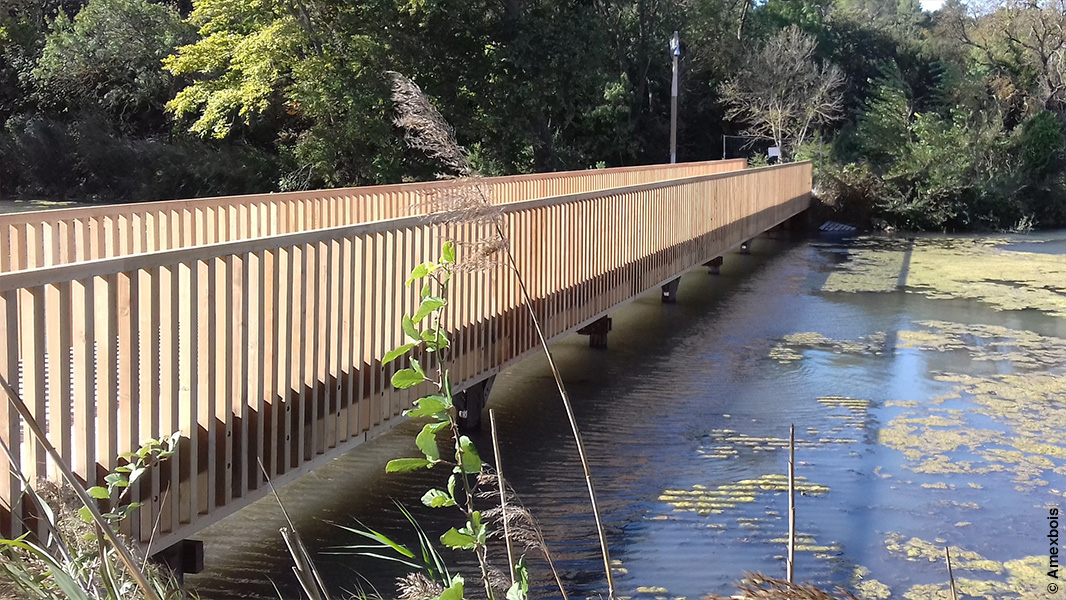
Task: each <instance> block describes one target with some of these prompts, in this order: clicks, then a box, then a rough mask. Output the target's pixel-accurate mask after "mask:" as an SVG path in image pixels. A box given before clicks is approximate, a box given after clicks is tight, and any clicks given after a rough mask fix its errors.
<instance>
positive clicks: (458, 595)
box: [438, 575, 463, 600]
mask: <svg viewBox="0 0 1066 600" xmlns="http://www.w3.org/2000/svg"><path fill="white" fill-rule="evenodd" d="M438 600H463V578H462V577H461V576H459V575H456V576H455V577H453V578H452V584H451V585H450V586H448V589H446V590H444V591H443V592H441V594H440V596H439V597H438Z"/></svg>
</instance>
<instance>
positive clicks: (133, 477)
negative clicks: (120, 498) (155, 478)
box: [130, 467, 148, 485]
mask: <svg viewBox="0 0 1066 600" xmlns="http://www.w3.org/2000/svg"><path fill="white" fill-rule="evenodd" d="M147 472H148V467H137V468H135V469H133V471H131V472H130V485H133V483H134V482H135V481H137V480H138V479H140V478H141V476H142V475H144V474H145V473H147Z"/></svg>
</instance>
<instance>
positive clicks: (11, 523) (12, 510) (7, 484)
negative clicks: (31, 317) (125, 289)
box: [0, 228, 23, 538]
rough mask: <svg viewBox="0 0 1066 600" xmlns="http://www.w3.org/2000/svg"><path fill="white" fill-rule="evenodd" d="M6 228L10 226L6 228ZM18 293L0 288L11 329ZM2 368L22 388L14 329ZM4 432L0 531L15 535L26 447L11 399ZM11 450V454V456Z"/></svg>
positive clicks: (3, 343)
mask: <svg viewBox="0 0 1066 600" xmlns="http://www.w3.org/2000/svg"><path fill="white" fill-rule="evenodd" d="M5 229H6V228H5ZM18 295H19V292H0V323H3V324H4V329H5V330H6V331H8V332H13V331H18V327H19V319H18V312H19V308H18ZM0 370H2V372H3V377H4V380H5V381H6V382H7V383H8V384H9V385H10V386H11V387H12V388H14V389H16V390H17V389H18V388H19V380H18V372H19V338H18V336H17V335H11V334H10V333H9V334H8V335H6V336H4V339H2V340H0ZM0 435H2V436H3V442H4V444H5V445H6V446H7V452H0V498H3V499H4V503H5V504H6V505H7V508H8V510H7V511H6V514H3V517H4V518H3V521H2V522H0V533H2V534H3V535H5V536H7V537H8V538H14V537H15V536H17V535H19V534H20V533H21V532H22V528H21V524H20V521H19V518H18V517H19V515H20V513H21V512H22V505H21V500H20V499H21V498H22V494H21V491H22V483H21V482H20V481H19V478H18V476H17V475H16V469H17V468H18V467H19V466H20V464H21V460H22V456H23V455H22V447H21V445H20V444H19V443H18V440H20V439H21V437H22V420H21V418H20V417H19V415H18V412H17V411H16V410H15V407H14V405H12V404H11V403H10V402H4V403H3V405H2V406H0ZM8 453H10V455H11V458H10V459H9V458H8Z"/></svg>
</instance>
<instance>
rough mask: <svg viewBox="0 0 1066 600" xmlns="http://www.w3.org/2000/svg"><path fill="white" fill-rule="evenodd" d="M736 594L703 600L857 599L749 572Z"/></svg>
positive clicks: (711, 596) (849, 594)
mask: <svg viewBox="0 0 1066 600" xmlns="http://www.w3.org/2000/svg"><path fill="white" fill-rule="evenodd" d="M737 591H738V593H737V594H734V595H732V596H728V597H727V596H717V595H714V594H711V595H708V596H704V597H703V598H704V600H731V599H738V600H859V599H858V598H857V597H856V596H855V595H853V594H851V593H850V592H847V591H845V590H842V589H839V588H837V590H836V591H835V592H834V593H830V592H826V591H824V590H820V589H818V588H816V587H814V586H813V585H810V584H802V583H790V582H788V581H785V580H784V579H776V578H773V577H763V576H762V575H758V574H754V575H753V574H749V575H747V576H746V578H745V580H744V582H742V583H740V584H739V585H737Z"/></svg>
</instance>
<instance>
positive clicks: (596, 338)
mask: <svg viewBox="0 0 1066 600" xmlns="http://www.w3.org/2000/svg"><path fill="white" fill-rule="evenodd" d="M610 331H611V317H601V318H600V319H598V320H596V321H593V322H592V323H589V324H588V325H585V326H584V327H582V328H581V329H578V330H577V332H578V333H579V334H580V335H587V336H589V348H606V347H607V334H608V333H609V332H610Z"/></svg>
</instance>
